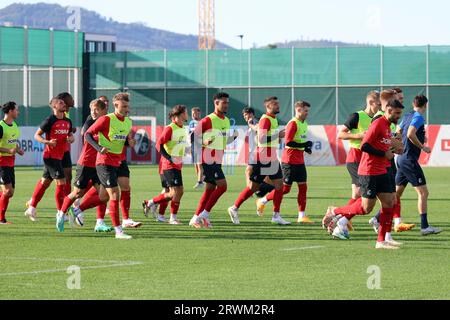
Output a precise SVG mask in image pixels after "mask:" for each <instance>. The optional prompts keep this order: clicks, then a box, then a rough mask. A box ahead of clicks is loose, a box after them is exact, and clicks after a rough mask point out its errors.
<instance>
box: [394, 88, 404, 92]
mask: <svg viewBox="0 0 450 320" xmlns="http://www.w3.org/2000/svg"><path fill="white" fill-rule="evenodd" d="M392 90H394V91H395V93H402V92H403V90H402V89H401V88H399V87H397V88H393V89H392Z"/></svg>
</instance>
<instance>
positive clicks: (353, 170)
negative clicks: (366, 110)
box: [347, 162, 361, 187]
mask: <svg viewBox="0 0 450 320" xmlns="http://www.w3.org/2000/svg"><path fill="white" fill-rule="evenodd" d="M358 169H359V163H358V162H353V163H347V171H348V173H349V174H350V177H352V184H354V185H355V186H357V187H360V186H361V185H360V184H359V175H358Z"/></svg>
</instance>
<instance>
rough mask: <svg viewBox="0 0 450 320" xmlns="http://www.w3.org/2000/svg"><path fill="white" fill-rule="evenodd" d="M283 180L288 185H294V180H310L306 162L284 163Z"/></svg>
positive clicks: (282, 165)
mask: <svg viewBox="0 0 450 320" xmlns="http://www.w3.org/2000/svg"><path fill="white" fill-rule="evenodd" d="M281 169H282V170H283V182H284V184H287V185H288V186H292V184H293V183H294V182H298V183H302V182H306V181H307V180H308V174H307V173H306V166H305V165H304V164H289V163H282V164H281Z"/></svg>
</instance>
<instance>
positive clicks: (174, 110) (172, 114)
mask: <svg viewBox="0 0 450 320" xmlns="http://www.w3.org/2000/svg"><path fill="white" fill-rule="evenodd" d="M186 110H187V107H186V106H185V105H182V104H178V105H176V106H175V107H173V108H172V110H171V111H170V112H169V118H173V117H177V116H179V115H180V114H183V113H185V112H186Z"/></svg>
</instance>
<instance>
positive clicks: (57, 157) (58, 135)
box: [25, 98, 74, 232]
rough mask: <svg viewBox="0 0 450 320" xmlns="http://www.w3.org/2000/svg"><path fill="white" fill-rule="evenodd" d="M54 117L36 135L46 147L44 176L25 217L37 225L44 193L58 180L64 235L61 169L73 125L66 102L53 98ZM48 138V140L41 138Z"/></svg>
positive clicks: (58, 217)
mask: <svg viewBox="0 0 450 320" xmlns="http://www.w3.org/2000/svg"><path fill="white" fill-rule="evenodd" d="M50 105H51V107H52V109H53V114H52V115H51V116H50V117H48V118H47V119H45V120H44V122H42V124H41V125H40V127H39V129H38V130H37V131H36V133H35V135H34V139H35V140H36V141H37V142H39V143H42V144H44V145H45V150H44V174H43V176H42V179H41V180H40V181H38V183H37V185H36V188H35V190H34V193H33V196H32V197H31V202H30V205H29V207H28V209H27V210H26V211H25V216H28V217H29V218H30V220H31V221H36V220H37V217H36V208H37V205H38V204H39V202H40V201H41V199H42V197H43V196H44V193H45V190H46V189H47V188H48V187H49V186H50V184H51V183H52V181H53V180H56V191H55V200H56V209H57V210H58V212H57V214H56V228H57V230H58V231H59V232H62V231H64V216H65V215H64V213H63V212H62V211H61V208H62V205H63V202H64V197H65V184H66V179H65V175H64V169H63V166H62V159H63V157H64V152H65V146H66V143H67V142H69V143H73V142H74V137H73V134H72V122H71V121H70V119H67V118H66V116H65V114H64V113H65V111H66V110H67V109H66V108H67V107H66V105H65V103H64V101H63V100H61V99H59V98H53V99H52V100H51V101H50ZM44 134H45V138H43V137H42V135H44Z"/></svg>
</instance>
